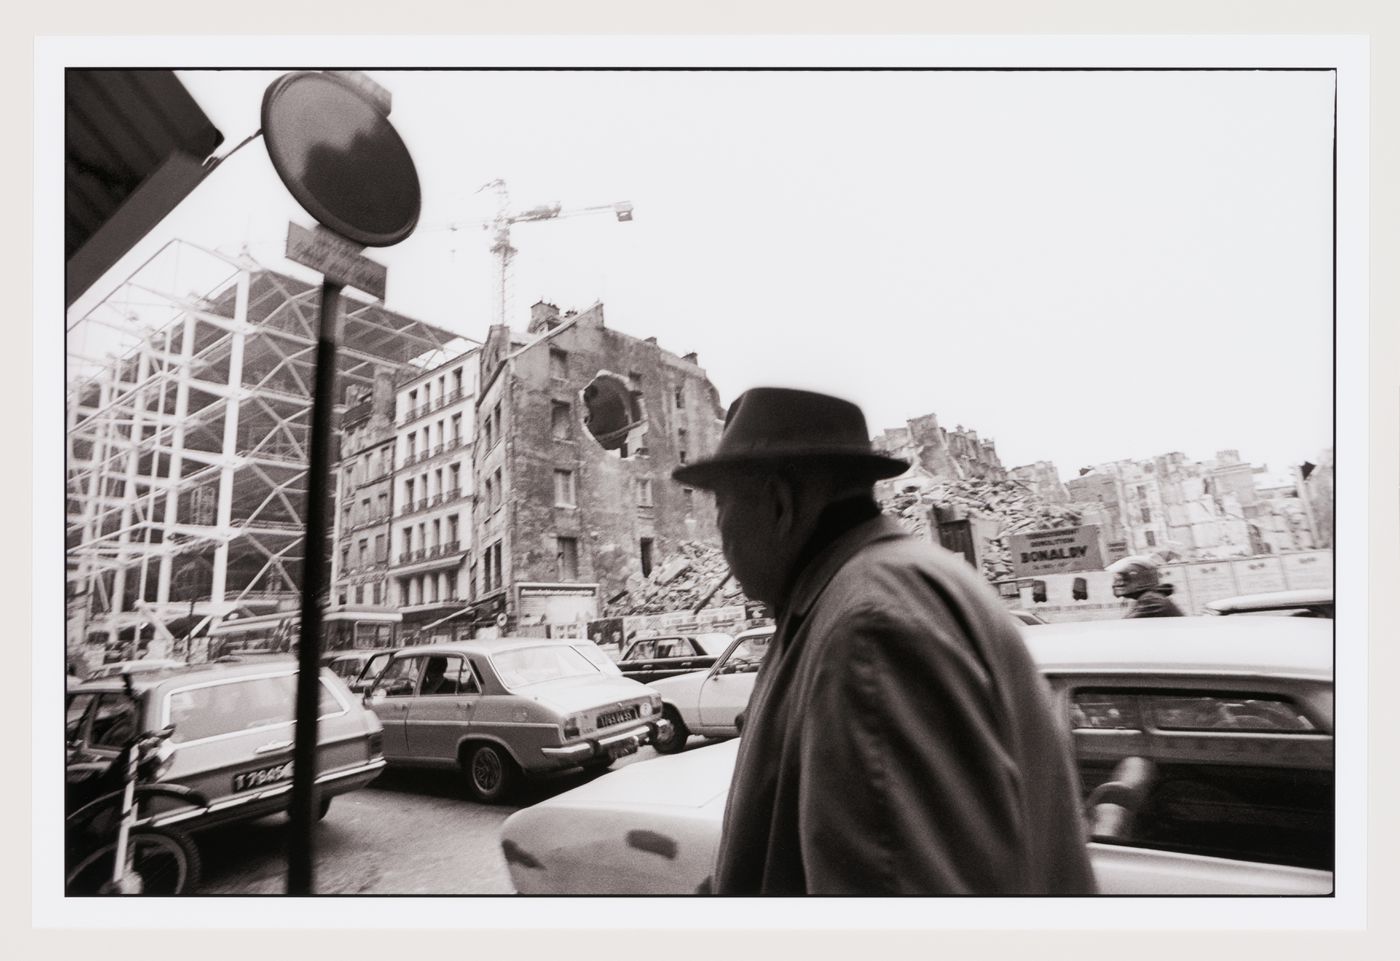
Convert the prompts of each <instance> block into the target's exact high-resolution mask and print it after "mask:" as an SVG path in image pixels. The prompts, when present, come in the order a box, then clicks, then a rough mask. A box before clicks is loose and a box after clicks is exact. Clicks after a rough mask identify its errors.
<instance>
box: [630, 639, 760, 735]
mask: <svg viewBox="0 0 1400 961" xmlns="http://www.w3.org/2000/svg"><path fill="white" fill-rule="evenodd" d="M773 630H774V629H773V628H772V627H756V628H754V629H752V630H748V631H743V632H741V633H740V634H739V636H738V637H736V638H734V640H733V641H732V642H730V645H729V647H728V648H727V649H726V650H725V652H724V653H723V654H721V655H720V656H719V658H718V659H717V660H716V661H715V663H714V665H713V666H712V667H711V668H710V669H709V670H708V671H701V672H697V673H691V674H683V675H680V676H679V677H670V678H663V679H661V680H659V681H653V682H651V684H649V685H648V686H649V687H650V688H651V689H652V690H653V691H656V692H657V693H658V694H660V695H661V698H662V702H663V706H662V708H661V716H662V717H664V718H665V719H666V720H667V721H669V722H670V725H671V727H670V732H669V733H668V734H666V735H665V736H663V737H659V738H657V740H656V744H655V745H653V746H654V747H655V748H656V750H657V751H659V752H661V753H662V754H674V753H676V752H677V751H679V750H681V749H682V748H684V747H685V745H686V741H687V740H688V739H689V738H690V736H691V735H692V734H696V735H699V736H701V737H736V736H737V735H738V734H739V720H738V719H739V715H740V714H741V713H742V712H743V710H744V708H745V707H747V706H748V703H749V694H750V693H751V692H752V691H753V682H754V675H755V674H757V673H758V665H759V663H760V662H761V661H762V660H763V655H764V653H765V652H766V651H767V650H768V642H769V641H770V640H771V639H772V637H773Z"/></svg>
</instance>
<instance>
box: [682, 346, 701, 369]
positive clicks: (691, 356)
mask: <svg viewBox="0 0 1400 961" xmlns="http://www.w3.org/2000/svg"><path fill="white" fill-rule="evenodd" d="M681 360H687V361H690V363H692V364H694V365H695V366H696V367H699V366H700V355H699V354H697V353H696V352H695V351H693V350H692V351H691V352H690V353H688V354H686V355H685V356H684V357H682V358H681Z"/></svg>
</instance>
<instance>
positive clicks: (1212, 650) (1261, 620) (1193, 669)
mask: <svg viewBox="0 0 1400 961" xmlns="http://www.w3.org/2000/svg"><path fill="white" fill-rule="evenodd" d="M1022 636H1023V638H1024V640H1025V643H1026V647H1027V649H1028V650H1029V651H1030V653H1031V656H1032V657H1033V658H1034V659H1035V661H1036V663H1037V665H1038V666H1039V667H1040V669H1041V671H1042V672H1044V673H1046V674H1057V673H1098V674H1120V673H1130V674H1135V673H1143V674H1163V673H1166V674H1181V673H1190V674H1250V675H1255V676H1275V677H1306V678H1315V679H1319V680H1330V679H1331V678H1332V660H1333V650H1332V647H1333V622H1332V621H1330V620H1323V619H1321V618H1306V617H1298V618H1281V617H1156V618H1126V619H1118V620H1111V621H1075V622H1071V623H1059V624H1045V625H1042V626H1040V627H1037V628H1036V629H1035V630H1034V631H1028V632H1026V633H1025V634H1024V635H1022Z"/></svg>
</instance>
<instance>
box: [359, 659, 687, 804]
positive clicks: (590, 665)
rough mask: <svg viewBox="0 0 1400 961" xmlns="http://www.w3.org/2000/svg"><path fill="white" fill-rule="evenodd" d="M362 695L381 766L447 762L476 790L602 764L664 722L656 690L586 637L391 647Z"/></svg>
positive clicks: (480, 793) (492, 790)
mask: <svg viewBox="0 0 1400 961" xmlns="http://www.w3.org/2000/svg"><path fill="white" fill-rule="evenodd" d="M367 703H368V704H369V706H370V707H371V708H372V709H373V710H374V712H375V713H376V714H377V715H378V716H379V718H380V720H381V721H382V722H383V724H384V756H385V758H386V759H387V760H388V762H389V763H390V764H391V765H402V766H406V767H407V766H415V767H428V768H442V769H448V770H459V771H461V772H463V773H464V774H465V776H466V782H467V787H468V789H469V790H470V791H471V793H472V795H473V796H474V797H476V798H477V800H480V801H485V802H497V801H501V800H504V799H505V798H507V797H508V796H509V795H510V793H511V791H512V789H513V788H514V787H515V785H516V784H517V783H518V782H519V780H520V778H521V776H522V775H539V774H546V773H549V772H553V771H560V770H564V769H567V768H575V767H585V768H605V767H607V766H608V765H610V764H611V763H612V762H613V761H614V760H616V759H617V758H619V757H622V756H623V755H626V754H633V753H635V752H636V751H637V748H638V747H640V746H641V745H643V744H650V743H651V742H652V740H653V739H655V738H656V737H657V736H658V734H660V733H662V732H665V731H667V729H668V728H669V725H668V724H667V723H666V722H665V721H663V720H662V718H661V698H660V697H659V696H657V695H656V694H655V693H653V692H652V691H650V690H649V689H648V688H647V687H645V686H644V685H642V684H638V683H637V682H636V681H633V680H630V679H628V678H625V677H622V676H621V675H620V674H619V673H618V670H617V667H616V666H615V665H613V664H612V662H611V661H610V660H609V659H608V657H607V656H606V655H605V654H603V652H602V651H600V650H598V648H597V645H595V644H593V643H592V642H591V641H569V640H545V639H540V638H498V639H495V640H475V641H459V642H455V643H450V644H430V645H424V646H420V647H408V648H404V649H402V650H399V651H397V652H395V653H394V654H393V656H392V657H391V658H390V659H389V662H388V665H387V666H386V667H385V668H384V670H383V671H382V672H381V673H380V674H379V675H378V677H376V678H375V680H374V682H373V685H372V687H371V690H370V693H369V695H368V697H367Z"/></svg>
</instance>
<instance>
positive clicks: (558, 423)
mask: <svg viewBox="0 0 1400 961" xmlns="http://www.w3.org/2000/svg"><path fill="white" fill-rule="evenodd" d="M549 427H550V432H551V433H552V434H553V435H554V439H555V440H569V439H570V438H572V437H573V436H574V417H573V408H572V407H571V406H570V405H569V402H568V401H566V400H556V401H553V402H552V403H551V404H550V405H549Z"/></svg>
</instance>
